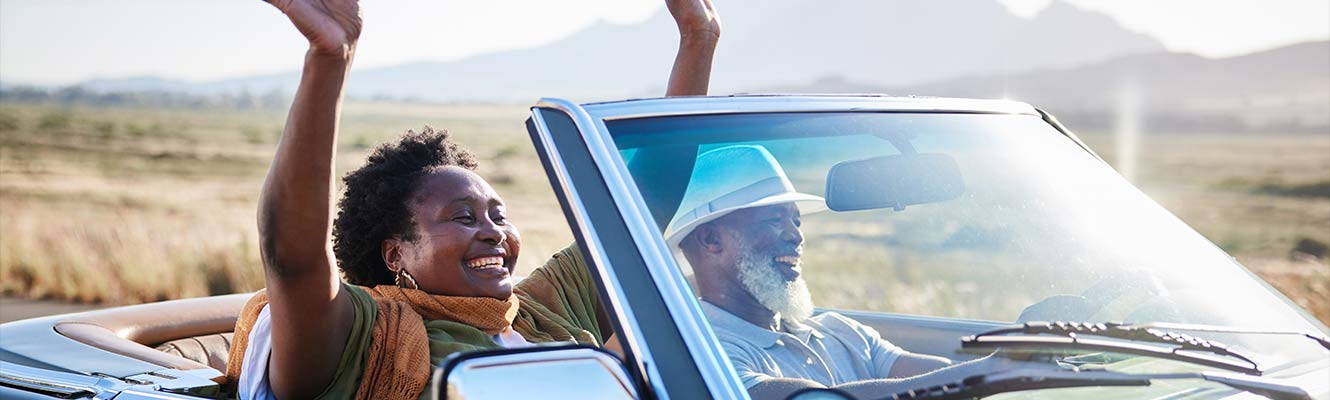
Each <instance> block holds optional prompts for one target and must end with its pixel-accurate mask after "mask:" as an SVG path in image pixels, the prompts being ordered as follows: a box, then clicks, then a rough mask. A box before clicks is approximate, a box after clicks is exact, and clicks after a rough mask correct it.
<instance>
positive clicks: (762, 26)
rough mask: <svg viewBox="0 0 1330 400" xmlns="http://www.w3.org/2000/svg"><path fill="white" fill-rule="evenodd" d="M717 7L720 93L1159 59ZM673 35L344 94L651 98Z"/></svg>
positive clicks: (858, 10)
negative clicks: (831, 79)
mask: <svg viewBox="0 0 1330 400" xmlns="http://www.w3.org/2000/svg"><path fill="white" fill-rule="evenodd" d="M721 6H722V10H721V11H722V13H723V15H724V21H723V22H724V33H723V35H722V40H721V46H720V48H719V49H718V51H717V58H716V63H715V70H714V71H715V72H714V73H713V76H712V82H713V92H715V93H731V92H737V91H748V90H755V89H762V88H768V87H774V86H779V85H790V84H797V83H803V82H811V81H814V80H816V79H818V78H821V77H826V76H840V77H844V78H845V79H848V80H851V81H854V82H861V83H865V84H871V85H877V86H903V85H913V84H920V83H924V82H932V81H939V80H943V79H947V78H955V77H960V76H971V75H987V74H1010V73H1019V72H1024V71H1030V70H1035V69H1048V68H1067V67H1073V66H1077V65H1085V64H1089V63H1094V62H1098V61H1104V60H1108V59H1112V58H1116V57H1121V56H1125V55H1132V54H1146V53H1156V52H1160V51H1163V45H1162V44H1160V42H1159V41H1157V40H1155V39H1153V38H1151V37H1149V36H1147V35H1143V34H1139V33H1135V32H1131V31H1128V30H1126V29H1125V28H1123V27H1122V26H1120V25H1119V24H1118V23H1117V22H1116V21H1115V20H1113V19H1112V18H1110V17H1108V16H1106V15H1104V14H1099V13H1095V12H1088V11H1083V10H1080V9H1078V8H1076V7H1074V6H1071V5H1068V4H1065V3H1063V2H1060V1H1057V0H1054V1H1053V2H1052V3H1051V4H1050V5H1049V6H1048V7H1047V8H1046V9H1044V10H1043V11H1041V12H1040V13H1039V14H1037V15H1035V16H1034V17H1032V18H1022V17H1018V16H1015V15H1013V14H1012V13H1010V12H1009V11H1008V10H1007V9H1006V8H1004V7H1003V6H1001V5H1000V4H998V3H997V2H996V1H993V0H928V1H913V0H838V1H831V2H824V1H817V2H815V1H806V0H734V1H726V2H724V3H723V4H722V5H721ZM677 35H678V34H677V33H676V29H675V27H674V22H673V21H672V19H671V18H670V16H669V14H668V13H667V12H665V10H664V9H661V10H659V11H658V12H657V13H656V14H655V15H653V16H651V17H649V18H648V19H646V20H645V21H643V22H640V23H636V24H626V25H625V24H611V23H604V22H601V23H596V24H593V25H592V26H589V27H587V28H585V29H583V30H581V31H579V32H577V33H574V34H572V35H570V36H568V37H565V38H562V39H560V40H557V41H555V42H552V43H550V44H548V45H545V46H541V47H536V48H529V49H520V50H511V51H503V52H497V53H492V54H485V55H479V56H475V57H471V58H467V59H463V60H459V61H454V62H413V63H407V64H402V65H397V66H390V67H380V68H365V69H356V70H353V71H352V74H351V78H350V82H349V83H348V86H347V90H348V94H349V95H350V96H353V97H392V98H414V99H422V100H433V101H439V100H491V101H493V100H498V101H507V100H519V101H530V100H533V99H535V98H538V97H542V96H557V97H566V98H572V99H577V100H594V99H609V98H622V97H641V96H658V95H660V94H661V92H662V91H663V88H664V86H665V80H666V77H667V75H668V72H669V68H670V65H671V60H672V59H673V57H674V52H675V49H676V46H677V40H678V39H677V37H678V36H677ZM458 40H463V38H458ZM298 78H299V76H298V71H291V72H287V73H280V74H273V75H263V76H249V77H239V78H234V79H225V80H219V81H212V82H185V81H175V80H168V79H161V78H155V77H138V78H129V79H114V80H98V81H90V82H85V83H84V84H83V85H82V86H83V87H84V88H86V89H91V90H95V91H108V92H109V91H144V90H165V91H177V92H188V93H196V94H217V93H238V92H251V93H266V92H270V91H274V90H276V91H281V92H290V91H293V90H294V87H295V84H296V83H297V81H298Z"/></svg>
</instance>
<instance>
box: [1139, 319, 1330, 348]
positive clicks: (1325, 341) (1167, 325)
mask: <svg viewBox="0 0 1330 400" xmlns="http://www.w3.org/2000/svg"><path fill="white" fill-rule="evenodd" d="M1127 326H1131V327H1133V328H1147V329H1148V328H1155V329H1169V330H1175V331H1189V332H1214V333H1247V334H1254V335H1293V336H1302V337H1304V338H1307V339H1311V340H1314V341H1316V343H1317V344H1320V345H1321V347H1324V348H1325V349H1326V350H1330V338H1327V337H1325V336H1321V335H1317V334H1314V333H1307V332H1297V331H1277V330H1266V329H1247V328H1239V327H1231V326H1212V325H1194V324H1178V323H1172V322H1145V323H1139V324H1127Z"/></svg>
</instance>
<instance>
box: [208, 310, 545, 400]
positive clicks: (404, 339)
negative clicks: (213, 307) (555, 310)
mask: <svg viewBox="0 0 1330 400" xmlns="http://www.w3.org/2000/svg"><path fill="white" fill-rule="evenodd" d="M359 289H363V290H364V291H365V292H366V293H368V294H369V295H370V296H371V297H373V298H374V300H375V303H376V305H377V308H378V311H377V312H376V313H375V321H374V325H373V328H372V330H371V333H370V335H371V336H370V343H369V348H368V349H366V351H365V360H364V362H365V364H364V365H365V366H364V370H363V371H364V375H363V376H362V378H361V380H360V386H359V387H358V388H357V390H356V396H355V397H356V398H357V399H396V398H415V397H416V396H418V395H419V394H420V393H421V392H422V391H423V390H424V389H425V386H426V385H427V384H428V383H429V379H430V372H431V370H430V368H431V365H430V358H429V357H430V352H429V338H428V336H426V333H425V326H424V320H448V321H454V322H458V323H463V324H467V325H470V326H473V327H475V328H476V329H479V330H481V331H482V332H485V333H487V334H489V335H496V334H498V333H499V332H500V331H502V330H503V329H505V328H508V327H509V326H511V325H512V321H513V319H514V318H516V317H517V315H518V306H519V305H520V301H519V300H518V299H517V296H515V295H514V296H511V297H509V299H508V300H498V299H492V298H488V297H460V296H438V295H431V294H429V293H425V292H423V291H420V290H414V289H403V288H399V287H396V286H388V285H379V286H376V287H372V288H367V287H359ZM347 290H356V288H347ZM267 304H268V295H267V292H266V290H260V291H259V292H258V293H255V294H254V297H251V298H250V299H249V302H247V303H245V307H244V309H242V310H241V312H240V316H239V317H238V319H237V320H236V328H235V335H234V338H233V339H232V340H233V344H232V345H231V354H230V355H229V360H228V361H227V365H226V378H227V381H228V382H231V383H232V384H235V383H237V382H240V369H241V364H242V361H243V360H244V358H245V348H246V347H248V346H249V332H250V330H252V329H253V327H254V322H255V321H257V320H258V316H259V313H260V312H261V311H262V310H263V307H264V306H265V305H267ZM422 317H423V319H422ZM524 322H525V321H524ZM523 325H526V324H525V323H524V324H523ZM560 336H563V335H560Z"/></svg>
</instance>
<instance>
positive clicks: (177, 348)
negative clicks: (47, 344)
mask: <svg viewBox="0 0 1330 400" xmlns="http://www.w3.org/2000/svg"><path fill="white" fill-rule="evenodd" d="M252 295H253V293H244V294H233V295H226V296H213V297H200V298H194V299H184V300H172V301H163V302H158V303H149V304H139V305H133V306H126V307H116V308H111V309H106V310H98V311H89V312H85V313H79V314H74V315H71V316H69V317H68V318H65V319H63V320H60V322H56V323H55V331H56V332H59V333H60V334H61V335H64V336H65V337H68V338H70V339H74V340H77V341H79V342H81V343H83V344H87V345H89V346H93V347H97V348H100V349H102V350H106V351H109V352H112V353H116V354H120V355H124V356H127V357H132V358H135V359H138V360H141V361H144V362H149V363H152V364H156V365H160V366H163V367H166V368H174V369H178V370H197V369H204V368H212V369H215V370H217V371H218V374H217V375H216V376H214V377H213V378H212V379H213V380H214V381H217V382H221V380H222V379H223V377H222V376H221V371H225V370H226V356H227V354H228V352H229V351H230V347H231V337H230V335H231V331H233V330H235V324H236V316H238V315H240V309H241V308H243V307H244V306H245V302H246V301H248V300H249V298H250V296H252ZM191 342H194V343H191ZM157 345H161V346H162V347H165V349H162V350H158V349H154V348H152V347H148V346H157Z"/></svg>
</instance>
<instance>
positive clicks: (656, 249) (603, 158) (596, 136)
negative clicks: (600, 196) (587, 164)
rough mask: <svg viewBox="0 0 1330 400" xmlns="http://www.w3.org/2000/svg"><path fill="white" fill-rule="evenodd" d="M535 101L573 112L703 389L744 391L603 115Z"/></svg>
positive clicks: (727, 394)
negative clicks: (616, 148) (615, 146)
mask: <svg viewBox="0 0 1330 400" xmlns="http://www.w3.org/2000/svg"><path fill="white" fill-rule="evenodd" d="M537 107H549V108H554V109H557V110H561V111H564V112H566V113H568V115H570V116H571V117H572V118H573V123H574V124H576V126H577V129H578V130H579V131H580V132H581V133H582V138H583V140H584V141H585V142H586V145H587V149H588V150H589V151H590V153H591V158H592V160H593V161H595V163H596V167H597V169H599V170H600V173H601V176H602V178H603V179H604V180H605V183H606V186H607V187H608V188H609V191H610V196H611V197H612V198H613V200H614V204H615V205H616V206H617V207H618V209H619V215H620V217H621V218H622V220H623V221H624V223H625V225H627V227H628V231H629V234H630V235H631V236H632V239H633V243H635V244H636V245H637V249H638V251H639V252H640V253H641V255H642V258H643V261H645V262H646V266H647V271H648V272H649V273H650V274H651V276H652V278H653V281H654V283H655V285H656V289H657V290H658V291H659V292H660V294H661V298H662V299H663V300H664V302H665V306H666V307H667V308H668V309H669V311H670V315H671V316H672V317H673V321H674V325H675V327H677V328H678V329H679V333H680V335H681V336H682V338H683V341H684V343H685V344H686V345H687V347H688V352H689V354H690V355H691V356H692V358H693V362H694V364H695V366H696V367H697V369H698V373H699V374H701V375H702V377H703V381H704V383H705V384H706V386H707V389H708V391H709V392H711V394H712V395H713V396H716V397H720V398H745V397H747V392H745V391H744V390H743V384H742V383H741V382H740V381H739V379H738V374H736V373H735V372H734V368H733V366H732V364H730V361H729V358H728V357H727V356H726V355H725V352H724V351H723V350H722V349H721V348H720V346H719V343H718V342H717V341H716V340H707V339H706V338H712V337H714V335H713V333H712V332H713V331H712V329H711V325H710V324H709V323H708V322H707V319H706V317H705V316H704V315H703V314H702V308H701V306H700V305H698V303H697V299H696V296H694V295H693V294H692V291H691V289H689V287H688V281H687V280H686V279H685V278H684V276H683V273H682V272H680V269H679V267H678V266H677V265H676V264H675V261H674V257H673V256H672V255H671V254H672V253H671V252H670V251H669V248H668V246H667V245H666V244H665V241H664V238H663V237H662V236H661V235H660V234H659V233H658V232H656V228H655V222H654V220H653V219H652V217H651V213H650V212H649V211H648V210H647V209H646V206H645V204H646V202H645V201H644V200H643V199H642V196H641V194H639V193H637V190H634V189H629V188H636V187H637V185H636V184H635V183H634V182H633V180H632V175H631V174H630V173H629V172H628V169H627V165H626V164H625V163H624V162H623V159H622V158H620V157H619V153H618V152H617V151H612V150H610V147H611V145H610V143H613V141H612V140H611V139H610V138H609V130H608V129H607V128H606V127H605V123H604V121H603V120H601V119H593V118H592V116H591V115H590V114H588V113H587V111H586V110H585V109H583V108H582V107H581V106H579V105H577V104H576V103H572V102H570V101H567V100H562V99H548V98H547V99H541V101H540V103H538V104H537Z"/></svg>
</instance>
